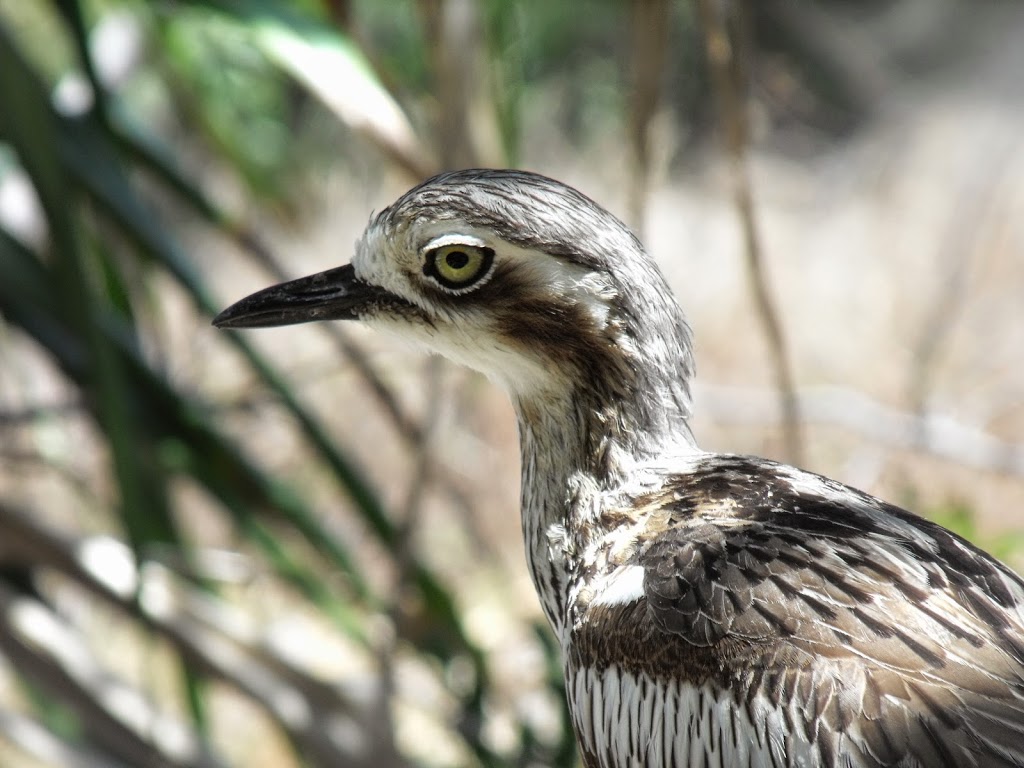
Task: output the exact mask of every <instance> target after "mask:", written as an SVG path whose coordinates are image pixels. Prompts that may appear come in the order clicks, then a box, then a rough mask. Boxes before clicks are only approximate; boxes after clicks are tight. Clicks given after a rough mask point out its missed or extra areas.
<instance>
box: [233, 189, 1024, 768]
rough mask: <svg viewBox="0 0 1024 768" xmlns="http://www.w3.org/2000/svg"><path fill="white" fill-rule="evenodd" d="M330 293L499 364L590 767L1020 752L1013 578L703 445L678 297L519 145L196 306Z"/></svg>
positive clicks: (441, 345)
mask: <svg viewBox="0 0 1024 768" xmlns="http://www.w3.org/2000/svg"><path fill="white" fill-rule="evenodd" d="M691 279H692V280H693V282H694V283H698V281H699V275H693V276H692V278H691ZM329 320H358V321H360V322H362V323H364V324H366V325H367V326H370V327H372V328H377V329H381V330H383V331H386V332H389V333H393V334H397V335H399V336H401V337H403V338H405V339H411V340H413V341H414V342H415V343H416V344H418V345H422V346H423V347H425V348H426V349H427V350H429V351H431V352H433V353H439V354H441V355H444V356H446V357H448V358H450V359H451V360H453V361H455V362H456V363H458V364H461V365H464V366H468V367H469V368H472V369H475V370H477V371H480V372H482V373H483V374H484V375H486V376H487V377H489V378H490V379H492V380H493V381H494V382H496V383H497V384H498V385H499V386H500V387H502V388H503V389H504V390H505V391H506V392H507V394H508V396H509V398H510V399H511V402H512V405H513V406H514V410H515V414H516V420H517V424H518V432H519V441H520V450H521V513H522V528H523V535H524V541H525V549H526V560H527V566H528V568H529V571H530V575H531V577H532V580H533V583H534V586H535V588H536V592H537V595H538V597H539V600H540V604H541V607H542V609H543V612H544V614H545V616H546V618H547V621H548V623H549V624H550V626H551V629H552V630H553V632H554V634H555V636H556V637H557V640H558V643H559V646H560V649H561V653H562V659H563V667H564V677H565V689H566V695H567V698H568V703H569V711H570V713H571V721H572V727H573V728H574V730H575V735H576V739H577V742H578V745H579V749H580V754H581V757H582V761H583V764H584V765H585V766H586V767H587V768H626V767H627V766H649V767H651V768H658V767H660V766H694V767H697V766H701V767H704V768H710V767H712V766H719V767H720V768H745V767H747V768H755V767H756V768H762V767H763V768H769V767H771V768H779V767H781V766H792V767H794V768H795V767H797V766H800V767H805V768H812V767H817V766H828V767H829V768H833V767H834V768H869V767H872V768H873V767H875V766H893V767H898V768H932V767H933V766H948V767H949V768H954V767H957V768H959V767H961V766H975V767H988V766H1024V582H1022V580H1021V578H1020V577H1019V576H1017V575H1016V574H1015V573H1014V572H1013V571H1011V570H1010V569H1009V568H1008V567H1006V566H1005V565H1003V564H1002V563H1000V562H999V561H997V560H996V559H995V558H993V557H991V556H990V555H988V554H986V553H985V552H984V551H982V550H980V549H978V548H977V547H975V546H974V545H972V544H971V543H969V542H967V541H966V540H965V539H963V538H961V537H960V536H958V535H956V534H955V533H953V532H951V531H949V530H947V529H945V528H943V527H941V526H939V525H938V524H936V523H934V522H931V521H928V520H926V519H924V518H922V517H919V516H917V515H916V514H914V513H912V512H909V511H906V510H904V509H901V508H899V507H897V506H895V505H893V504H890V503H887V502H885V501H883V500H881V499H879V498H876V497H874V496H871V495H869V494H867V493H865V492H863V491H860V490H856V489H854V488H852V487H849V486H847V485H844V484H842V483H839V482H837V481H835V480H832V479H828V478H826V477H824V476H821V475H818V474H814V473H812V472H809V471H805V470H803V469H799V468H796V467H793V466H788V465H785V464H781V463H777V462H775V461H771V460H768V459H764V458H759V457H755V456H746V455H738V454H736V455H734V454H724V453H713V452H707V451H704V450H701V449H700V448H699V447H698V445H697V443H696V440H695V438H694V435H693V432H692V430H691V428H690V418H691V413H692V409H693V397H692V393H691V383H692V381H693V377H694V373H695V365H694V345H693V340H692V335H691V331H690V328H689V326H688V325H687V322H686V320H685V318H684V315H683V312H682V310H681V309H680V306H679V304H678V303H677V301H676V299H675V298H674V296H673V293H672V291H671V290H670V288H669V286H668V283H667V281H666V279H665V277H664V276H663V274H662V272H661V271H660V270H659V268H658V266H657V265H656V263H655V261H654V260H653V258H652V257H651V256H650V255H649V254H648V253H647V251H646V250H645V249H644V247H643V245H642V244H641V243H640V241H639V240H638V239H637V238H636V237H635V236H634V235H633V234H632V232H631V231H630V230H629V229H628V228H627V227H626V226H625V225H624V224H623V223H622V222H621V221H620V220H619V219H617V218H616V217H615V216H613V215H612V214H611V213H609V212H608V211H607V210H605V209H604V208H602V207H601V206H600V205H598V204H597V203H595V202H594V201H593V200H591V199H590V198H589V197H587V196H585V195H584V194H582V193H581V192H579V191H577V190H576V189H574V188H572V187H570V186H568V185H565V184H562V183H560V182H558V181H555V180H553V179H550V178H547V177H545V176H541V175H538V174H535V173H530V172H526V171H515V170H495V169H471V170H460V171H452V172H447V173H444V174H441V175H438V176H435V177H434V178H431V179H429V180H427V181H425V182H423V183H421V184H419V185H418V186H416V187H414V188H412V189H411V190H409V191H408V192H407V193H405V194H404V195H402V196H401V197H400V198H399V199H398V200H397V201H395V202H394V203H393V204H392V205H391V206H389V207H387V208H386V209H384V210H382V211H380V212H379V213H378V214H376V215H375V216H373V217H372V218H371V220H370V222H369V224H368V225H367V227H366V230H365V232H364V233H363V235H362V236H361V238H360V239H359V240H358V241H357V243H356V246H355V251H354V255H353V256H352V258H351V261H350V263H348V264H345V265H344V266H340V267H336V268H333V269H328V270H327V271H325V272H321V273H318V274H315V275H311V276H308V277H303V278H299V279H296V280H292V281H289V282H285V283H282V284H279V285H275V286H271V287H269V288H266V289H264V290H261V291H258V292H256V293H254V294H253V295H251V296H248V297H246V298H244V299H242V300H240V301H238V302H237V303H235V304H233V305H232V306H230V307H228V308H227V309H225V310H224V311H223V312H222V313H221V314H220V315H218V316H217V317H216V318H215V319H214V325H216V326H218V327H220V328H229V329H241V328H263V327H272V326H282V325H290V324H296V323H305V322H311V321H329Z"/></svg>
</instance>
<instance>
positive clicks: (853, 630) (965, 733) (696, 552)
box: [581, 460, 1024, 766]
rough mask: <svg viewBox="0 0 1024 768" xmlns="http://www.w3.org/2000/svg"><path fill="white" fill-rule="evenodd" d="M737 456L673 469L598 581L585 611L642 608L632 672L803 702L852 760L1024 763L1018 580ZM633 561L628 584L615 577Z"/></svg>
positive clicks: (827, 489) (962, 550)
mask: <svg viewBox="0 0 1024 768" xmlns="http://www.w3.org/2000/svg"><path fill="white" fill-rule="evenodd" d="M745 461H747V462H748V463H747V464H745V465H741V466H733V467H725V468H723V467H721V466H718V467H716V468H715V470H714V471H713V472H712V471H710V470H709V473H708V475H707V476H700V475H697V476H688V477H685V478H683V477H681V478H679V479H678V482H675V483H671V484H669V486H668V487H667V491H668V493H667V495H665V496H663V498H662V502H661V503H660V504H658V505H655V506H654V507H652V511H651V512H650V513H649V515H648V517H647V521H646V524H645V525H644V527H643V531H644V532H643V533H641V534H639V535H638V536H637V537H636V538H635V540H634V541H633V542H632V545H631V546H630V548H629V551H630V555H629V558H628V561H627V562H624V563H623V564H622V565H620V566H618V567H616V568H613V569H612V570H611V571H609V578H608V580H607V581H606V583H607V584H608V585H609V587H610V589H609V591H608V593H607V594H606V595H602V594H601V593H600V592H598V593H596V595H595V598H594V600H593V601H592V603H591V609H590V610H589V611H588V613H589V614H591V615H590V618H591V619H599V618H600V614H601V612H605V613H606V614H608V612H618V613H619V614H620V616H624V615H625V614H626V613H628V612H632V616H633V621H632V622H631V621H630V620H629V619H627V620H626V621H624V622H621V621H620V622H619V626H620V627H621V629H620V632H623V633H624V635H628V634H630V633H631V634H632V637H625V636H623V637H622V638H620V640H621V643H625V644H629V643H641V644H644V645H646V646H647V647H648V648H649V649H650V650H649V653H647V654H646V657H645V658H646V659H647V661H646V662H644V663H647V664H649V665H653V666H651V667H650V668H649V669H647V670H638V671H647V672H648V673H650V674H652V675H653V676H664V675H673V676H676V677H680V676H682V677H684V678H685V677H687V676H689V677H690V678H691V679H693V678H699V677H701V676H703V677H704V678H705V679H707V678H712V679H718V680H720V681H721V683H722V684H723V685H728V686H731V687H733V689H736V688H737V687H739V688H741V689H742V690H745V691H746V692H747V694H748V696H755V695H756V696H759V697H767V699H768V700H769V701H771V702H772V703H773V704H774V705H778V706H782V707H787V708H789V711H796V712H799V711H801V710H802V711H804V712H806V713H807V718H806V720H805V722H804V723H803V725H802V727H803V728H804V729H805V731H806V736H807V738H808V739H810V740H811V741H812V742H819V741H820V742H821V743H822V744H823V745H824V744H830V745H833V746H834V745H836V744H841V745H842V747H841V749H842V753H843V754H846V755H850V756H853V757H851V760H850V765H854V766H857V765H915V764H918V762H919V763H920V764H921V765H928V766H931V765H951V766H960V765H1024V584H1022V582H1021V580H1020V579H1019V578H1018V577H1016V576H1015V575H1014V574H1012V573H1011V572H1010V571H1009V570H1008V569H1006V568H1005V567H1004V566H1002V565H1001V564H1000V563H998V562H997V561H995V560H993V559H992V558H990V557H988V556H987V555H985V554H984V553H982V552H981V551H979V550H977V549H975V548H974V547H972V546H971V545H970V544H968V543H967V542H965V541H963V540H962V539H960V538H959V537H957V536H955V535H954V534H952V533H950V532H948V531H946V530H945V529H943V528H941V527H939V526H937V525H934V524H932V523H928V522H926V521H924V520H921V519H919V518H917V517H915V516H913V515H910V514H909V513H906V512H903V511H902V510H899V509H896V508H894V507H890V506H887V505H885V504H884V503H883V502H880V501H878V500H876V499H873V498H872V497H870V496H867V495H866V494H862V493H860V492H858V491H854V490H852V489H849V488H846V487H845V486H842V485H839V484H838V483H834V482H832V481H828V480H825V479H824V478H819V477H817V476H815V475H809V474H807V473H801V472H798V471H796V470H791V469H789V468H783V467H779V466H778V465H773V464H770V463H767V462H761V463H758V464H750V463H749V462H752V461H753V460H745ZM739 469H742V472H739V473H738V474H737V471H738V470H739ZM613 559H614V558H613ZM630 569H633V570H630ZM638 569H642V590H640V589H636V590H635V597H636V598H637V599H636V600H635V601H630V600H629V599H627V598H628V597H629V595H627V594H626V593H624V592H623V591H622V590H621V589H620V590H619V592H617V593H616V592H615V590H614V584H615V579H616V577H618V578H619V579H622V578H623V576H622V574H625V573H633V574H634V576H633V580H634V584H639V570H638ZM605 618H606V619H608V618H610V615H606V616H605ZM584 623H586V622H584ZM604 623H605V626H607V625H608V623H609V622H607V621H605V622H604ZM584 634H585V631H584ZM615 645H616V642H615V641H614V640H613V641H608V640H606V641H605V644H604V646H602V647H597V646H594V645H593V644H591V645H590V646H587V644H586V643H585V642H584V643H583V644H582V646H581V647H582V648H585V649H589V650H590V651H592V652H593V651H596V652H598V653H600V652H601V651H602V650H603V651H604V652H606V653H610V654H612V655H616V654H617V652H616V650H615V649H614V646H615ZM635 653H636V652H635V650H634V655H635ZM673 666H674V667H675V668H674V669H671V667H673ZM748 701H749V700H748ZM794 703H796V704H797V705H799V706H797V708H796V709H792V706H793V705H794ZM857 755H859V757H856V756H857ZM902 761H907V762H902ZM915 761H917V762H915Z"/></svg>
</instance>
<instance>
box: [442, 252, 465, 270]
mask: <svg viewBox="0 0 1024 768" xmlns="http://www.w3.org/2000/svg"><path fill="white" fill-rule="evenodd" d="M444 263H445V264H447V265H448V266H449V267H450V268H451V269H462V268H463V267H464V266H466V265H467V264H469V254H467V253H466V252H465V251H451V252H450V253H448V254H447V255H446V256H445V257H444Z"/></svg>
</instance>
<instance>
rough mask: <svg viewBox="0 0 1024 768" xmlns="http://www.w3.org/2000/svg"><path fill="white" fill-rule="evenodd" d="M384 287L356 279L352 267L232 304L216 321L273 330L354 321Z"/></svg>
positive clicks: (221, 324)
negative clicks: (319, 323) (297, 325)
mask: <svg viewBox="0 0 1024 768" xmlns="http://www.w3.org/2000/svg"><path fill="white" fill-rule="evenodd" d="M388 298H390V299H394V297H393V296H391V294H389V293H387V291H385V290H384V289H383V288H379V287H377V286H375V285H371V284H370V283H367V282H364V281H362V280H360V279H359V278H357V277H356V275H355V270H354V269H353V268H352V265H351V264H346V265H345V266H344V267H338V268H337V269H328V270H327V271H326V272H319V273H317V274H315V275H309V276H308V277H300V278H299V279H297V280H290V281H288V282H287V283H280V284H279V285H272V286H271V287H269V288H264V289H263V290H262V291H257V292H256V293H254V294H252V295H251V296H246V297H245V298H244V299H242V300H241V301H238V302H235V303H234V304H232V305H231V306H230V307H228V308H227V309H225V310H224V311H223V312H221V313H220V314H219V315H217V316H216V317H215V318H213V324H214V325H215V326H217V327H218V328H272V327H274V326H278V325H295V324H296V323H312V322H315V321H317V320H353V319H356V318H358V317H359V316H360V315H361V314H363V313H364V312H365V311H366V310H367V309H369V308H371V307H372V306H373V305H374V304H376V303H378V302H380V301H381V300H383V299H388Z"/></svg>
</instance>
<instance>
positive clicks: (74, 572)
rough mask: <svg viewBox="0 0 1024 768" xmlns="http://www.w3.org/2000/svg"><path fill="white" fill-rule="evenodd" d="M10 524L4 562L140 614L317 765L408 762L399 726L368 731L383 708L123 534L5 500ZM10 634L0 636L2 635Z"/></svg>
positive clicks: (4, 523)
mask: <svg viewBox="0 0 1024 768" xmlns="http://www.w3.org/2000/svg"><path fill="white" fill-rule="evenodd" d="M0 530H2V531H3V534H4V535H3V543H2V544H0V562H2V563H4V564H5V565H7V566H8V567H10V566H11V565H12V564H13V565H22V566H30V567H33V568H46V569H51V570H54V571H56V572H58V573H61V574H63V575H64V576H66V577H67V578H68V579H69V580H70V581H71V582H72V583H74V584H75V585H76V586H78V587H79V588H81V589H84V590H86V591H87V592H88V593H90V594H92V595H93V596H94V597H97V598H99V599H100V600H102V601H103V602H104V603H106V604H107V605H109V606H111V607H113V608H115V609H117V610H118V611H120V612H121V613H123V614H125V615H126V616H128V617H131V618H135V619H137V620H140V621H141V622H142V623H143V624H144V626H146V627H147V628H148V629H149V630H151V631H153V632H155V633H157V634H158V635H160V636H161V637H163V638H164V639H165V640H167V641H168V642H170V643H171V645H172V646H173V647H174V648H175V649H176V650H177V651H178V652H179V653H181V655H182V658H183V659H184V660H185V663H186V664H187V665H188V666H189V668H190V669H192V670H194V671H198V672H201V673H202V674H204V675H206V676H210V677H214V678H217V679H219V680H222V681H224V682H225V683H228V684H229V685H232V686H233V687H235V688H237V689H238V690H240V691H242V692H243V693H245V694H247V695H248V696H250V697H251V698H252V700H253V701H254V702H256V703H258V704H260V705H262V706H263V707H264V708H265V709H266V710H267V712H268V714H270V716H271V717H272V718H273V719H274V720H275V721H276V722H277V723H278V724H279V725H280V726H281V727H282V728H283V729H284V730H285V732H287V733H288V734H289V736H290V737H291V739H292V740H293V742H294V743H295V744H297V745H298V747H299V749H300V750H301V752H302V754H303V755H304V756H305V757H306V759H307V760H309V761H310V763H311V765H314V766H320V767H322V768H328V766H335V765H342V764H343V765H346V766H360V765H363V766H366V768H369V767H370V766H376V765H379V764H380V763H379V760H380V759H381V757H382V756H384V755H391V756H392V758H393V759H392V763H391V764H393V765H402V764H404V763H403V762H401V761H399V760H398V758H397V754H398V753H397V751H396V749H395V747H394V745H393V743H391V742H390V738H391V734H392V733H393V731H388V730H380V729H378V728H373V729H372V730H369V731H368V730H367V729H369V728H371V726H372V725H373V723H374V717H375V716H376V713H375V712H367V711H363V710H361V709H360V707H359V706H357V705H356V704H355V702H354V700H351V699H349V698H348V697H347V696H346V695H345V694H344V693H343V692H342V690H341V689H340V688H338V687H337V686H334V685H329V684H327V683H324V682H323V681H320V680H318V679H316V678H315V677H313V676H311V675H310V674H309V673H307V672H305V671H303V670H301V669H299V668H298V667H296V666H295V665H294V664H292V663H291V662H290V661H289V660H287V659H285V658H284V657H282V656H281V655H280V654H279V653H277V652H276V651H274V650H273V649H272V648H270V647H268V646H267V645H266V644H265V643H263V642H262V641H261V640H260V638H259V637H258V636H257V635H256V633H255V631H254V630H253V629H252V628H251V626H250V623H249V622H247V621H246V620H245V619H244V618H243V616H242V615H241V614H240V613H239V612H238V611H237V610H234V609H232V608H231V607H230V606H229V605H227V604H226V603H224V602H222V601H220V600H218V599H216V598H214V597H212V596H210V595H208V594H205V593H202V592H200V591H199V590H197V589H194V588H190V587H187V586H185V585H182V584H180V583H178V582H177V581H176V580H175V579H173V578H172V576H171V572H170V571H168V570H167V569H165V568H163V567H160V566H157V565H155V564H153V563H149V564H147V566H146V567H145V568H144V569H139V568H137V566H136V563H135V558H134V557H133V556H132V554H131V552H130V551H129V550H128V549H127V548H126V547H125V546H124V545H123V544H121V542H119V541H117V540H116V539H112V538H108V537H103V536H94V537H90V538H84V539H75V538H72V537H69V536H66V535H64V534H60V533H58V532H56V531H52V530H49V529H47V528H45V527H44V526H42V525H40V524H39V523H38V521H37V520H36V519H34V518H32V517H30V516H29V515H27V514H25V513H23V512H21V511H20V510H17V509H14V508H12V507H7V506H4V505H0ZM136 595H137V596H138V599H136ZM12 599H13V598H12ZM0 629H2V628H0ZM9 642H11V641H10V639H8V638H0V644H4V645H6V644H7V643H9ZM17 652H18V650H17V648H15V653H17ZM45 667H46V662H45V661H44V660H42V659H41V660H39V674H43V675H49V674H54V673H53V672H47V670H46V668H45ZM81 698H82V702H80V704H81V706H85V705H86V704H88V699H89V698H90V690H89V689H88V686H85V690H83V691H82V692H81ZM346 724H348V725H346ZM352 733H363V734H365V733H372V734H374V736H375V740H374V743H372V744H371V743H368V741H367V740H366V739H365V738H364V737H360V738H352V736H351V734H352ZM382 739H387V742H386V743H383V742H382V741H381V740H382ZM133 762H136V761H135V760H133ZM143 764H146V765H155V764H157V763H151V762H145V761H143Z"/></svg>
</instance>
